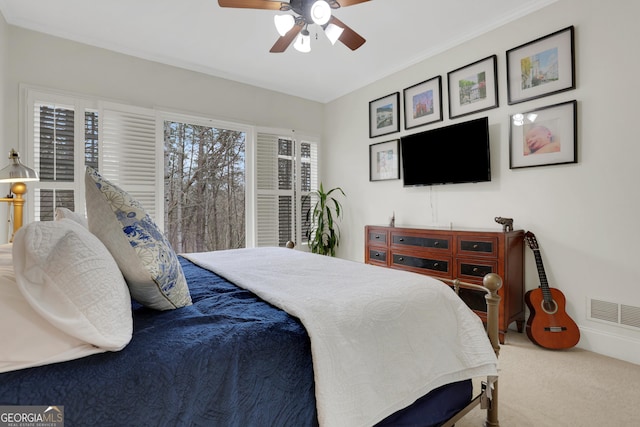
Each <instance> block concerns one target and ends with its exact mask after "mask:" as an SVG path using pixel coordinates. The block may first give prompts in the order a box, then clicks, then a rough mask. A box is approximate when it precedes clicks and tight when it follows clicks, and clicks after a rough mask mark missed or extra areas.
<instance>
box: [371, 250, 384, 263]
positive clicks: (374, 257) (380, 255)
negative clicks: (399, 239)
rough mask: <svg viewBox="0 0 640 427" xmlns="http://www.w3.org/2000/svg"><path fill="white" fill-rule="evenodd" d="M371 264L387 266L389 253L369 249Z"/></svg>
mask: <svg viewBox="0 0 640 427" xmlns="http://www.w3.org/2000/svg"><path fill="white" fill-rule="evenodd" d="M369 262H370V263H371V264H382V265H387V251H385V250H381V249H375V248H371V249H369Z"/></svg>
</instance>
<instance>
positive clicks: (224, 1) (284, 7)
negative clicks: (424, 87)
mask: <svg viewBox="0 0 640 427" xmlns="http://www.w3.org/2000/svg"><path fill="white" fill-rule="evenodd" d="M368 1H370V0H290V1H289V2H284V1H274V0H218V4H219V5H220V7H232V8H240V9H267V10H279V11H282V12H287V11H293V12H294V13H295V14H296V15H290V14H284V15H277V16H275V18H274V22H275V25H276V29H277V30H278V33H279V34H280V38H279V39H278V40H276V42H275V44H274V45H273V47H272V48H271V50H270V51H269V52H272V53H281V52H284V51H285V50H287V48H288V47H289V46H290V45H291V43H292V42H294V40H295V43H294V44H293V47H294V48H295V49H296V50H298V51H300V52H309V51H310V50H311V37H310V36H309V30H308V28H307V27H308V26H309V25H312V24H317V25H319V26H321V27H322V29H323V30H324V32H325V34H326V35H327V37H328V38H329V40H330V41H331V43H332V44H335V43H336V41H338V40H339V41H340V42H342V43H343V44H344V45H345V46H347V47H348V48H349V49H351V50H356V49H358V48H359V47H360V46H362V45H363V44H364V42H365V41H366V40H365V39H364V38H363V37H362V36H361V35H360V34H358V33H356V32H355V31H353V30H352V29H351V28H350V27H349V26H348V25H346V24H345V23H344V22H342V21H340V20H339V19H338V18H336V17H335V16H333V14H332V13H331V9H339V8H340V7H347V6H352V5H355V4H359V3H364V2H368Z"/></svg>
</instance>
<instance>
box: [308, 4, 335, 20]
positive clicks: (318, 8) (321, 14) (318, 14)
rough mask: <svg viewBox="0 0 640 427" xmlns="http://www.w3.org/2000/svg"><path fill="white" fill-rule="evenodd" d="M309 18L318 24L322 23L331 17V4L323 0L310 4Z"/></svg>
mask: <svg viewBox="0 0 640 427" xmlns="http://www.w3.org/2000/svg"><path fill="white" fill-rule="evenodd" d="M311 19H313V22H315V23H316V24H318V25H324V24H326V23H327V22H329V19H331V6H329V3H327V2H326V1H325V0H318V1H316V2H315V3H313V5H312V6H311Z"/></svg>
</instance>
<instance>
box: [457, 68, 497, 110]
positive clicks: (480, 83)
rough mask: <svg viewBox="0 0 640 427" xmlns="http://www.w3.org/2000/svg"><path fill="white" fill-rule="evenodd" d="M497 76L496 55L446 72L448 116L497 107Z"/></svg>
mask: <svg viewBox="0 0 640 427" xmlns="http://www.w3.org/2000/svg"><path fill="white" fill-rule="evenodd" d="M497 76H498V64H497V56H496V55H492V56H490V57H488V58H485V59H481V60H480V61H477V62H474V63H473V64H469V65H466V66H464V67H462V68H458V69H457V70H454V71H451V72H450V73H448V74H447V83H448V89H449V118H451V119H453V118H456V117H461V116H466V115H467V114H471V113H477V112H478V111H484V110H489V109H491V108H496V107H498V79H497Z"/></svg>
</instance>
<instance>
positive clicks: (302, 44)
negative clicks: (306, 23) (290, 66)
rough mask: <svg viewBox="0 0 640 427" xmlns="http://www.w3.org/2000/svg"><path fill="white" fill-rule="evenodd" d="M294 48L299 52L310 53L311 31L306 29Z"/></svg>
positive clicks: (299, 35)
mask: <svg viewBox="0 0 640 427" xmlns="http://www.w3.org/2000/svg"><path fill="white" fill-rule="evenodd" d="M293 47H294V48H295V50H297V51H298V52H302V53H309V52H311V36H310V35H309V31H308V30H307V29H306V28H305V29H304V30H302V31H301V32H300V34H298V37H297V38H296V41H295V43H294V44H293Z"/></svg>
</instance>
